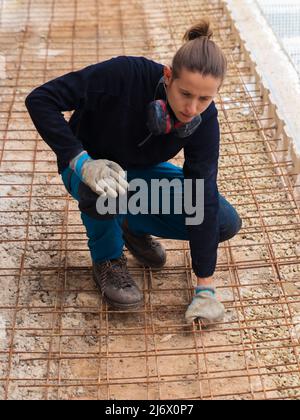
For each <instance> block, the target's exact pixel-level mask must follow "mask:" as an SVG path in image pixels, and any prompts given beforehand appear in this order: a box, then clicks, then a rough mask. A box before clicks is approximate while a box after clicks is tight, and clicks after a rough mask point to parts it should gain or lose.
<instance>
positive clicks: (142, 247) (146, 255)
mask: <svg viewBox="0 0 300 420" xmlns="http://www.w3.org/2000/svg"><path fill="white" fill-rule="evenodd" d="M122 229H123V239H124V242H125V245H126V248H127V249H128V251H130V252H131V254H132V255H133V256H134V257H135V258H136V259H137V260H138V261H139V262H140V263H142V264H143V265H145V266H147V267H152V268H162V267H163V266H164V265H165V263H166V260H167V255H166V250H165V248H164V247H163V246H162V245H161V244H160V243H159V242H158V241H157V240H155V239H153V238H152V236H151V235H135V234H134V233H133V232H131V231H130V230H129V228H128V222H127V220H126V219H125V220H124V222H123V225H122Z"/></svg>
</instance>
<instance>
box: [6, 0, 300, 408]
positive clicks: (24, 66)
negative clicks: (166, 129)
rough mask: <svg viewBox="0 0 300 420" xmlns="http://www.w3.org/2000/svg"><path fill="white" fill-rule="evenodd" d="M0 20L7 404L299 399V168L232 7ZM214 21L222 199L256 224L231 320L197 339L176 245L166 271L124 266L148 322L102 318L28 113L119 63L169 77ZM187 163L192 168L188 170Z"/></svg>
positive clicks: (107, 5)
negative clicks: (154, 64) (163, 69)
mask: <svg viewBox="0 0 300 420" xmlns="http://www.w3.org/2000/svg"><path fill="white" fill-rule="evenodd" d="M0 7H1V10H0V16H1V26H0V35H1V37H0V46H1V54H0V58H1V61H0V63H2V68H1V71H0V83H1V102H0V117H1V119H0V135H1V140H0V165H1V166H0V185H1V188H0V190H1V202H0V232H1V233H0V235H1V245H0V249H1V254H0V267H1V270H0V398H1V399H17V398H22V399H32V398H35V399H177V398H179V399H252V400H253V399H284V398H296V399H297V398H299V397H300V358H299V350H300V348H299V346H300V342H299V339H300V292H299V288H300V280H299V273H300V258H299V253H300V248H299V223H300V217H299V216H300V213H299V201H297V197H298V194H299V185H298V183H299V180H298V181H297V171H298V166H297V163H296V162H295V159H294V157H293V156H294V155H293V153H292V150H291V147H290V144H289V142H288V140H287V139H286V137H285V136H284V132H283V130H282V122H281V121H280V120H279V119H278V118H277V116H276V112H275V111H276V110H275V107H274V105H273V104H271V102H270V100H269V97H268V92H266V90H265V89H264V88H263V87H262V86H261V84H260V81H259V78H258V76H257V74H256V71H255V67H254V65H253V63H251V62H250V61H249V57H248V55H247V51H246V50H245V48H244V46H243V44H242V43H241V41H240V39H239V37H238V34H237V33H236V30H235V28H234V26H233V23H232V21H231V19H230V16H229V14H228V13H227V10H226V9H225V8H224V5H223V3H222V2H221V1H217V0H213V1H208V0H201V1H199V0H197V1H196V0H189V1H177V0H167V1H165V2H158V1H157V0H152V1H151V2H148V1H142V2H141V1H139V2H138V1H133V0H132V1H128V0H126V1H125V0H113V1H109V2H105V1H100V0H60V1H56V0H9V1H5V0H2V1H1V5H0ZM203 15H206V16H210V17H211V18H212V20H213V23H214V28H215V40H216V41H217V42H218V43H219V45H220V46H221V47H223V49H224V51H225V52H226V54H227V56H228V59H229V73H228V77H227V80H226V82H225V84H224V86H223V88H222V92H221V93H220V95H218V98H217V106H218V109H219V117H220V122H221V130H222V147H221V158H220V173H219V188H220V191H221V193H223V194H224V195H225V197H226V198H227V199H228V200H229V201H230V202H231V203H232V204H233V205H234V206H235V207H236V208H237V210H238V211H239V213H240V214H241V216H242V218H243V222H244V226H243V229H242V231H241V232H240V233H239V234H238V235H237V236H236V237H235V238H234V239H233V240H231V241H230V242H225V243H224V244H221V246H220V249H219V258H218V265H217V270H216V273H215V281H216V284H217V286H218V290H219V293H220V297H221V299H222V301H223V302H224V304H225V306H226V318H225V320H224V322H222V323H219V324H216V325H215V326H214V327H211V328H209V329H202V327H201V325H200V324H199V325H194V326H193V327H188V326H186V325H185V323H184V312H185V310H186V307H187V305H188V303H189V302H190V300H191V297H192V293H193V284H194V283H195V277H194V274H193V273H192V270H191V260H190V254H189V248H188V243H186V242H182V241H168V240H163V243H164V245H165V246H166V248H167V253H168V261H167V265H166V267H165V268H164V269H163V270H161V271H155V270H151V269H144V268H142V267H140V266H139V265H138V263H137V262H136V261H135V260H134V259H133V258H132V257H131V256H130V255H129V254H127V255H128V259H129V267H130V271H131V273H132V275H133V277H134V278H135V279H136V281H137V282H138V284H139V285H140V287H141V288H142V289H143V292H144V297H145V305H144V308H142V309H140V310H138V311H133V312H130V313H125V312H124V313H120V312H114V311H112V310H110V309H109V308H107V306H106V305H105V304H104V303H102V301H101V298H100V296H99V294H98V292H97V291H96V289H95V288H94V285H93V282H92V279H91V262H90V257H89V252H88V249H87V245H86V236H85V231H84V227H83V226H82V224H81V221H80V215H79V212H78V209H77V205H76V203H75V202H74V201H73V199H72V198H70V197H69V196H68V195H67V193H66V191H65V190H64V187H63V185H62V182H61V179H60V177H59V176H58V175H57V170H56V162H55V158H54V154H53V153H52V152H51V151H50V149H49V148H48V147H47V145H46V144H45V143H44V142H43V141H41V139H39V137H38V134H37V133H36V131H35V130H34V128H33V126H32V123H31V121H30V119H29V117H28V115H27V113H26V110H25V106H24V98H25V96H26V95H27V94H28V92H29V91H30V90H31V89H32V88H33V87H35V86H37V85H39V84H41V83H43V82H45V81H47V80H49V79H50V78H53V77H56V76H58V75H61V74H63V73H66V72H68V71H71V70H74V69H79V68H82V67H84V66H86V65H89V64H91V63H95V62H97V61H102V60H104V59H107V58H110V57H111V56H114V55H121V54H126V55H144V56H146V57H149V58H151V59H154V60H157V61H160V62H163V63H170V61H171V59H172V56H173V54H174V52H175V51H176V49H177V48H178V47H179V46H180V45H181V36H182V35H183V33H184V32H185V30H186V29H187V27H188V26H189V25H190V24H191V23H194V22H195V21H196V20H197V18H199V17H201V16H203ZM66 117H68V115H67V116H66ZM174 161H175V162H177V163H181V164H182V163H183V156H182V154H180V155H179V156H177V157H176V159H174Z"/></svg>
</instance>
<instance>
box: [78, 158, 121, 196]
mask: <svg viewBox="0 0 300 420" xmlns="http://www.w3.org/2000/svg"><path fill="white" fill-rule="evenodd" d="M70 167H71V169H73V170H74V171H75V173H76V174H77V175H78V176H79V178H80V179H81V180H82V181H83V182H84V183H85V184H86V185H88V186H89V187H90V188H91V190H93V191H94V192H95V193H97V194H98V195H100V196H101V197H104V198H105V197H107V196H109V197H112V198H116V197H118V195H122V194H125V193H126V190H127V189H128V185H129V184H128V182H127V181H126V173H125V171H124V170H123V169H122V168H121V166H120V165H118V164H117V163H116V162H113V161H111V160H107V159H97V160H93V159H92V158H91V157H90V156H89V155H88V153H87V152H85V151H84V152H81V153H80V154H79V155H77V156H76V157H75V158H74V159H72V161H71V162H70Z"/></svg>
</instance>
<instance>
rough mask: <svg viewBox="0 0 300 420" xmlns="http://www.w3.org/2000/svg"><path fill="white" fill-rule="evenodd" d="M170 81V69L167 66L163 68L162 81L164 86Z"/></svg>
mask: <svg viewBox="0 0 300 420" xmlns="http://www.w3.org/2000/svg"><path fill="white" fill-rule="evenodd" d="M171 79H172V69H171V67H169V66H164V81H165V84H166V85H167V86H168V85H169V84H170V82H171Z"/></svg>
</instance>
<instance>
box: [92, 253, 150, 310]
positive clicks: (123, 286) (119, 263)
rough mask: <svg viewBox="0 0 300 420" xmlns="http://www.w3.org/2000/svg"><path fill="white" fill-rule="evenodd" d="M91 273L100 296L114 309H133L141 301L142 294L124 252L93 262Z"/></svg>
mask: <svg viewBox="0 0 300 420" xmlns="http://www.w3.org/2000/svg"><path fill="white" fill-rule="evenodd" d="M93 275H94V280H95V283H96V285H97V287H98V288H99V289H100V291H101V294H102V297H103V298H104V299H105V301H106V302H107V303H108V304H109V305H110V306H111V307H112V308H114V309H135V308H138V307H139V306H140V305H141V304H142V302H143V295H142V292H141V291H140V289H139V288H138V286H137V285H136V283H135V281H134V280H133V278H132V277H131V276H130V274H129V272H128V268H127V260H126V257H125V255H124V254H122V255H121V257H120V258H118V259H115V260H108V261H105V262H103V263H95V262H93Z"/></svg>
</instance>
